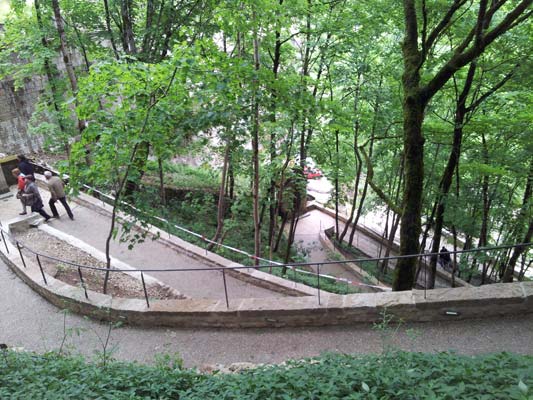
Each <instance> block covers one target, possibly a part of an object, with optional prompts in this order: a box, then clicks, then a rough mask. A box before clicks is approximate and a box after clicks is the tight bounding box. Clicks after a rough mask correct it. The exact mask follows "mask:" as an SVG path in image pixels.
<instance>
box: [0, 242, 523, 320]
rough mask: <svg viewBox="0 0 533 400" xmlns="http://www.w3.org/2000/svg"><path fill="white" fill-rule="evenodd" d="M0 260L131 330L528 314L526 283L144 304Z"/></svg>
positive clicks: (12, 256)
mask: <svg viewBox="0 0 533 400" xmlns="http://www.w3.org/2000/svg"><path fill="white" fill-rule="evenodd" d="M8 248H9V251H10V253H9V254H4V252H3V250H2V251H0V258H2V260H3V261H4V262H5V263H6V264H7V265H8V266H9V268H10V269H11V270H12V271H13V272H14V273H15V274H16V275H17V276H19V277H20V278H21V279H22V280H23V281H24V282H26V283H27V284H28V285H29V286H30V287H31V288H32V289H33V290H35V291H36V292H37V293H39V294H40V295H41V296H43V297H44V298H45V299H47V300H48V301H49V302H51V303H52V304H55V305H56V306H58V307H60V308H68V309H69V310H71V311H73V312H76V313H79V314H83V315H87V316H90V317H92V318H96V319H100V320H106V321H122V322H124V323H127V324H130V325H137V326H173V327H224V328H253V327H255V328H259V327H285V326H287V327H298V326H324V325H346V324H353V323H357V322H377V321H381V320H382V319H383V312H387V313H388V314H390V315H392V316H394V317H395V318H397V319H401V320H403V321H406V322H407V321H437V320H449V319H465V318H485V317H494V316H504V315H510V314H526V313H531V312H533V282H518V283H502V284H493V285H487V286H482V287H476V288H450V289H434V290H431V291H427V292H425V293H424V291H421V290H413V291H411V292H384V293H364V294H353V295H344V296H340V295H330V296H328V297H326V298H323V299H322V302H321V304H318V301H317V298H316V297H311V296H306V297H286V298H277V299H268V298H267V299H235V300H230V304H229V307H226V304H225V302H224V301H221V300H200V299H198V300H195V299H185V300H152V301H151V302H150V308H148V307H147V305H146V303H145V301H144V300H143V299H122V298H112V297H111V296H108V295H103V294H100V293H96V292H92V291H90V290H88V298H89V299H86V298H85V295H84V291H83V290H82V289H81V288H79V287H74V286H71V285H68V284H66V283H63V282H61V281H59V280H57V279H54V278H53V277H51V276H48V275H46V274H45V276H46V279H47V282H48V284H45V283H44V281H43V277H42V275H41V273H40V270H39V268H38V267H37V266H36V264H35V262H34V261H33V260H32V259H26V265H27V268H22V267H19V264H20V257H19V255H18V252H17V250H16V248H15V247H14V246H13V245H12V244H11V243H8Z"/></svg>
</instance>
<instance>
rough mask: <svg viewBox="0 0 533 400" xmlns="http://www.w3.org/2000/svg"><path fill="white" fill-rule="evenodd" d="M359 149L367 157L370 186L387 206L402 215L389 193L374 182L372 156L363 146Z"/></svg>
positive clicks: (367, 176)
mask: <svg viewBox="0 0 533 400" xmlns="http://www.w3.org/2000/svg"><path fill="white" fill-rule="evenodd" d="M359 150H360V151H361V154H362V155H363V157H364V159H365V163H366V171H367V172H366V180H367V182H368V184H369V185H370V187H371V188H372V190H374V192H375V193H376V194H377V195H378V197H379V198H380V199H381V200H383V202H384V203H385V204H387V206H388V207H389V208H390V209H391V210H392V211H394V212H395V213H396V214H398V215H402V210H401V209H400V207H398V206H397V205H396V204H395V203H394V202H393V201H392V200H391V199H390V197H389V196H387V194H386V193H385V192H383V190H381V188H380V187H379V186H378V185H376V184H375V183H374V181H373V180H372V179H373V178H374V168H373V167H372V162H371V161H370V158H369V157H368V155H367V154H366V151H365V149H364V147H363V146H359Z"/></svg>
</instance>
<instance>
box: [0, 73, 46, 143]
mask: <svg viewBox="0 0 533 400" xmlns="http://www.w3.org/2000/svg"><path fill="white" fill-rule="evenodd" d="M43 88H44V80H43V78H41V77H35V78H33V79H31V80H28V81H26V82H25V83H24V86H23V87H21V88H19V89H15V86H14V82H13V81H12V80H3V81H0V153H4V154H19V153H34V152H37V151H39V150H40V149H41V147H42V143H43V140H42V138H41V137H37V136H34V135H30V134H29V133H28V123H29V121H30V118H31V116H32V114H33V111H34V110H35V105H36V104H37V102H38V100H39V96H40V95H41V93H42V92H43Z"/></svg>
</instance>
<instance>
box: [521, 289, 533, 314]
mask: <svg viewBox="0 0 533 400" xmlns="http://www.w3.org/2000/svg"><path fill="white" fill-rule="evenodd" d="M519 285H520V286H521V287H522V291H523V293H524V299H525V301H526V303H527V304H528V306H529V307H531V312H533V282H520V284H519Z"/></svg>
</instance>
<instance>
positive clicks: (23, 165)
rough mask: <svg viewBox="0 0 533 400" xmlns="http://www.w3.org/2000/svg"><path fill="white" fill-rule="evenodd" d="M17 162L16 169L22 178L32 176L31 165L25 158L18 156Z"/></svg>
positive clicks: (21, 155) (32, 169)
mask: <svg viewBox="0 0 533 400" xmlns="http://www.w3.org/2000/svg"><path fill="white" fill-rule="evenodd" d="M17 160H18V162H19V163H18V165H17V168H18V169H19V171H20V172H21V173H22V174H23V175H24V176H26V175H33V174H34V172H35V171H34V168H33V165H31V164H30V161H29V160H28V159H27V158H26V156H25V155H24V154H19V155H18V156H17Z"/></svg>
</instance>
